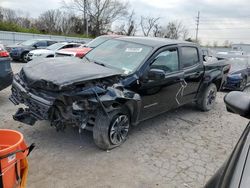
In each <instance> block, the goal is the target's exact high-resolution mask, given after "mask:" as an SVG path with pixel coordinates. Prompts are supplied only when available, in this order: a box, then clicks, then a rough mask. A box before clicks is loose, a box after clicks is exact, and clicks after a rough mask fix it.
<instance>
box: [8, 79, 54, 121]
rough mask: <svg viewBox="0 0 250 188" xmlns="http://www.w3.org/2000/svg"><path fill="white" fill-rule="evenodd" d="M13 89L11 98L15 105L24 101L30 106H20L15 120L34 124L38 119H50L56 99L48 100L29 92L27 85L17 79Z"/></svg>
mask: <svg viewBox="0 0 250 188" xmlns="http://www.w3.org/2000/svg"><path fill="white" fill-rule="evenodd" d="M11 90H12V94H11V96H10V97H9V100H10V101H11V102H12V103H13V104H15V105H19V104H20V103H23V104H25V105H26V106H27V107H28V108H26V109H22V108H20V109H19V110H18V111H17V112H16V114H15V115H14V116H13V118H14V119H15V120H17V121H21V122H23V123H26V124H29V125H33V124H34V123H35V122H36V121H37V120H48V119H49V111H50V109H51V107H52V105H53V103H54V101H49V100H46V99H44V98H41V97H39V96H37V95H35V94H33V93H31V92H29V91H28V90H26V89H25V86H24V85H23V84H22V83H21V82H18V81H17V80H16V79H14V80H13V84H12V89H11Z"/></svg>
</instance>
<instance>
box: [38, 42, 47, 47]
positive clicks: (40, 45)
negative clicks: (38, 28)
mask: <svg viewBox="0 0 250 188" xmlns="http://www.w3.org/2000/svg"><path fill="white" fill-rule="evenodd" d="M36 46H37V47H46V46H47V42H46V41H39V42H37V43H36Z"/></svg>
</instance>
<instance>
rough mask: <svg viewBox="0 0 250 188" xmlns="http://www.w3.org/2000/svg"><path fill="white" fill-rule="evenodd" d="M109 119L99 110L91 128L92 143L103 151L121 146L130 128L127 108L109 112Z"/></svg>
mask: <svg viewBox="0 0 250 188" xmlns="http://www.w3.org/2000/svg"><path fill="white" fill-rule="evenodd" d="M109 118H110V119H109ZM109 118H108V117H107V115H106V114H105V113H104V112H103V110H99V111H98V112H97V115H96V120H95V125H94V128H93V138H94V142H95V144H96V145H97V146H98V147H99V148H101V149H103V150H110V149H113V148H115V147H118V146H120V145H121V144H123V143H124V142H125V141H126V139H127V135H128V131H129V128H130V114H129V112H128V110H127V108H120V109H117V110H114V111H112V112H110V113H109ZM119 139H120V140H119Z"/></svg>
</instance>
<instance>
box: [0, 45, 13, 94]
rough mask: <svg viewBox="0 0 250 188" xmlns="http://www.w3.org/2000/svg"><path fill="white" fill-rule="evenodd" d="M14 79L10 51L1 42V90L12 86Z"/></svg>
mask: <svg viewBox="0 0 250 188" xmlns="http://www.w3.org/2000/svg"><path fill="white" fill-rule="evenodd" d="M12 79H13V73H12V69H11V66H10V58H9V53H8V52H7V51H6V50H5V49H4V46H3V45H2V44H0V90H3V89H5V88H6V87H8V86H10V85H11V83H12Z"/></svg>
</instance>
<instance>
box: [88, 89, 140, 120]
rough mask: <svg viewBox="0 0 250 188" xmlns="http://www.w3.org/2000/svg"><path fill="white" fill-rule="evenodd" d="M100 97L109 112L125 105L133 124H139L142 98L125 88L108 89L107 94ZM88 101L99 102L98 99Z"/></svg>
mask: <svg viewBox="0 0 250 188" xmlns="http://www.w3.org/2000/svg"><path fill="white" fill-rule="evenodd" d="M98 97H99V100H100V102H101V103H102V104H103V105H104V106H105V108H106V109H107V111H112V109H115V108H117V107H118V106H121V105H125V106H126V107H127V108H128V110H129V112H130V115H131V123H132V124H137V123H138V118H139V114H140V109H141V97H140V95H139V94H137V93H135V92H133V91H130V90H127V89H124V88H114V87H108V88H107V92H106V93H105V94H104V95H100V96H98ZM88 100H89V101H91V102H94V103H98V102H99V101H98V100H97V99H96V97H95V98H91V99H88Z"/></svg>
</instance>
